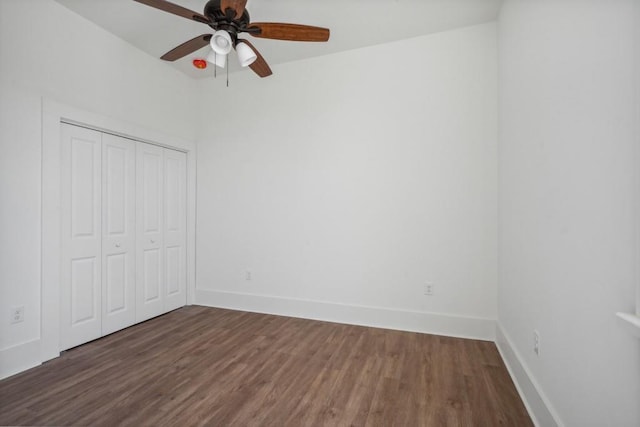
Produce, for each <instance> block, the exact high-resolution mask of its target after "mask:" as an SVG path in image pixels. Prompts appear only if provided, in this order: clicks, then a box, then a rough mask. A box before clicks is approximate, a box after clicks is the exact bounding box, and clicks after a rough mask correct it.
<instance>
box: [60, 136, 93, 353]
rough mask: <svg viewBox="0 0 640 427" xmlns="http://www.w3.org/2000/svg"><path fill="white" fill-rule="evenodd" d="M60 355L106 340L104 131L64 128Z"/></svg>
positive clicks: (62, 139)
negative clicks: (103, 322)
mask: <svg viewBox="0 0 640 427" xmlns="http://www.w3.org/2000/svg"><path fill="white" fill-rule="evenodd" d="M61 129H62V131H61V133H62V134H61V143H62V150H61V152H62V158H61V168H62V174H61V175H62V176H61V213H62V218H63V221H62V224H61V244H62V247H61V257H62V258H61V265H60V280H61V282H60V309H61V315H60V346H61V348H60V349H61V350H65V349H67V348H71V347H74V346H76V345H79V344H82V343H84V342H87V341H91V340H93V339H95V338H98V337H100V335H101V307H100V299H101V295H100V293H101V284H100V282H101V275H102V271H101V270H102V268H101V264H102V259H101V234H102V233H101V212H100V205H101V203H100V202H101V184H100V183H101V176H102V173H101V165H102V163H101V161H100V159H101V140H102V135H101V134H100V132H96V131H92V130H88V129H84V128H80V127H77V126H70V125H66V124H63V125H62V126H61Z"/></svg>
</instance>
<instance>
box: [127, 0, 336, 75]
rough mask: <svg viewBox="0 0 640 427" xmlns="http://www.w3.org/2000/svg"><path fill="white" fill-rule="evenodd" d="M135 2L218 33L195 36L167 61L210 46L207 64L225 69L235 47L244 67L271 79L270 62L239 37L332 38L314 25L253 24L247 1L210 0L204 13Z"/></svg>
mask: <svg viewBox="0 0 640 427" xmlns="http://www.w3.org/2000/svg"><path fill="white" fill-rule="evenodd" d="M134 1H136V2H138V3H142V4H145V5H147V6H151V7H153V8H156V9H159V10H162V11H164V12H168V13H172V14H174V15H177V16H181V17H183V18H186V19H190V20H192V21H196V22H200V23H202V24H206V25H208V26H209V27H211V28H212V29H213V30H214V32H213V34H202V35H200V36H197V37H194V38H193V39H191V40H189V41H186V42H184V43H182V44H181V45H180V46H178V47H175V48H173V49H172V50H170V51H169V52H167V53H165V54H164V55H162V57H161V58H162V59H164V60H165V61H175V60H178V59H180V58H183V57H185V56H187V55H189V54H191V53H193V52H195V51H196V50H199V49H201V48H203V47H205V46H206V45H207V44H208V45H210V46H211V49H213V52H211V53H209V55H208V56H207V61H208V62H210V63H212V64H215V65H216V66H218V67H224V66H225V64H226V59H227V58H226V56H227V54H229V53H230V52H231V48H234V49H235V50H236V52H237V53H238V61H239V62H240V65H242V66H243V67H247V66H248V67H250V68H251V69H252V70H253V72H254V73H256V74H257V75H258V76H260V77H267V76H270V75H271V74H273V73H272V71H271V68H269V65H268V64H267V61H265V59H264V58H263V57H262V55H261V54H260V52H258V50H257V49H256V48H255V47H254V46H253V45H252V44H251V43H249V41H248V40H245V39H239V38H238V34H240V33H247V34H249V35H251V36H252V37H258V38H267V39H275V40H290V41H310V42H326V41H327V40H329V35H330V32H329V29H328V28H322V27H313V26H311V25H300V24H284V23H277V22H251V19H250V18H249V12H248V11H247V9H246V8H245V6H246V5H247V0H209V1H208V2H207V4H206V5H205V7H204V13H203V14H200V13H197V12H194V11H192V10H189V9H186V8H184V7H182V6H179V5H177V4H174V3H171V2H168V1H166V0H134ZM212 54H213V56H212ZM205 65H206V64H205ZM214 69H215V67H214Z"/></svg>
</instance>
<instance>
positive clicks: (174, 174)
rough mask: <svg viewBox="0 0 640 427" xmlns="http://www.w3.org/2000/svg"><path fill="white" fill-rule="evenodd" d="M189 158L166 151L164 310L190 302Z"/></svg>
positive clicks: (177, 152)
mask: <svg viewBox="0 0 640 427" xmlns="http://www.w3.org/2000/svg"><path fill="white" fill-rule="evenodd" d="M186 169H187V155H186V154H185V153H182V152H179V151H175V150H169V149H165V150H164V267H165V268H164V282H165V294H164V311H171V310H174V309H176V308H179V307H182V306H183V305H185V304H186V303H187V252H186V247H187V233H186V228H187V212H186V204H187V197H186V190H187V183H186V176H187V174H186Z"/></svg>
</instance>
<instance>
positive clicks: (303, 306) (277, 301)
mask: <svg viewBox="0 0 640 427" xmlns="http://www.w3.org/2000/svg"><path fill="white" fill-rule="evenodd" d="M195 304H198V305H204V306H209V307H219V308H228V309H233V310H242V311H251V312H256V313H266V314H275V315H280V316H291V317H300V318H304V319H314V320H323V321H327V322H338V323H346V324H350V325H361V326H372V327H377V328H385V329H396V330H402V331H410V332H422V333H427V334H434V335H446V336H450V337H459V338H472V339H478V340H485V341H494V340H495V332H496V321H495V320H494V319H484V318H476V317H463V316H452V315H446V314H437V313H427V312H420V311H410V310H394V309H389V308H381V307H368V306H361V305H349V304H339V303H332V302H325V301H313V300H305V299H297V298H282V297H274V296H267V295H256V294H244V293H233V292H223V291H214V290H204V289H197V290H196V299H195Z"/></svg>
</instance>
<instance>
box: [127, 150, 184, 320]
mask: <svg viewBox="0 0 640 427" xmlns="http://www.w3.org/2000/svg"><path fill="white" fill-rule="evenodd" d="M136 159H137V168H136V174H137V189H138V194H137V201H138V203H137V222H138V228H137V229H138V232H137V250H136V252H137V265H138V269H137V280H136V281H137V283H138V286H137V296H136V304H137V307H136V320H137V321H138V322H140V321H143V320H146V319H149V318H151V317H154V316H157V315H159V314H162V313H164V312H167V311H170V310H173V309H175V308H178V307H182V306H183V305H185V304H186V282H187V281H186V278H187V274H186V209H185V206H186V181H185V177H186V155H185V154H184V153H181V152H178V151H173V150H167V149H163V148H160V147H155V146H152V145H149V144H145V143H142V142H138V143H137V156H136Z"/></svg>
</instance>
